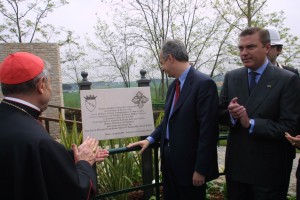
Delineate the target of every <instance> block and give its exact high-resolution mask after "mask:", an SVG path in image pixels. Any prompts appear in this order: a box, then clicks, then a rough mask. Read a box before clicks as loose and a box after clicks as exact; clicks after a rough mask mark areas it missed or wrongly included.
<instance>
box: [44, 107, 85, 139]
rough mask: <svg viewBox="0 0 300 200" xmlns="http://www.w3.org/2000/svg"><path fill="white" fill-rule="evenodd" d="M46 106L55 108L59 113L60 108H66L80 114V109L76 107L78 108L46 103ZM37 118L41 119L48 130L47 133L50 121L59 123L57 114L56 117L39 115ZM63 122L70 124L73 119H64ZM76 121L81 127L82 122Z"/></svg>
mask: <svg viewBox="0 0 300 200" xmlns="http://www.w3.org/2000/svg"><path fill="white" fill-rule="evenodd" d="M48 107H50V108H57V109H58V112H59V113H62V110H65V111H66V110H72V111H75V112H78V114H79V115H81V109H78V108H70V107H63V106H55V105H48ZM39 119H40V120H41V121H44V122H45V128H46V130H47V131H48V133H49V134H50V122H57V123H59V120H60V119H59V116H57V118H54V117H45V116H40V117H39ZM64 122H65V123H66V124H67V125H72V124H73V123H74V120H71V119H64ZM76 123H77V124H78V125H79V126H80V127H82V122H81V121H76Z"/></svg>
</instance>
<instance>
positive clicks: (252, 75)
mask: <svg viewBox="0 0 300 200" xmlns="http://www.w3.org/2000/svg"><path fill="white" fill-rule="evenodd" d="M257 74H258V73H257V72H253V71H252V72H250V83H249V94H251V92H252V91H253V90H254V88H255V86H256V81H255V79H256V75H257Z"/></svg>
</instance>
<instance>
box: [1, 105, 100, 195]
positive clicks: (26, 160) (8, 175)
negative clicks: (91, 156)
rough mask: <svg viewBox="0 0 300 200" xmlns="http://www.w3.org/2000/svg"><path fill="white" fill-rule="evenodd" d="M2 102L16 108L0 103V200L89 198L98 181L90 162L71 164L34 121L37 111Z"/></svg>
mask: <svg viewBox="0 0 300 200" xmlns="http://www.w3.org/2000/svg"><path fill="white" fill-rule="evenodd" d="M4 101H5V102H8V104H13V105H16V106H17V107H18V108H16V107H14V106H12V105H8V104H7V103H3V102H2V103H1V104H0V199H3V200H8V199H9V200H11V199H13V200H17V199H18V200H22V199H24V200H25V199H26V200H48V199H49V200H50V199H51V200H79V199H80V200H81V199H82V200H87V199H89V198H91V196H93V195H94V194H95V191H96V185H97V184H96V173H95V171H94V170H93V168H92V167H91V166H90V164H89V163H88V162H86V161H79V162H77V163H76V164H75V163H74V159H73V155H72V153H71V152H70V151H67V150H66V149H65V147H64V146H63V145H61V144H59V143H58V142H56V141H55V140H53V138H51V137H50V136H49V135H48V133H47V132H46V130H45V129H44V127H43V126H42V125H41V124H40V123H39V122H38V121H37V120H36V119H37V118H38V116H39V114H40V113H39V112H38V111H36V110H35V109H33V108H31V107H28V106H25V105H23V104H19V103H17V102H12V101H8V100H6V99H5V100H4ZM19 108H21V109H23V110H21V109H19ZM25 111H26V112H27V113H26V112H25Z"/></svg>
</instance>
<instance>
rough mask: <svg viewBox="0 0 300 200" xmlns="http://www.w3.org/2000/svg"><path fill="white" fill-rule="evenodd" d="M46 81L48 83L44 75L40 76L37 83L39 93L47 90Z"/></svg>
mask: <svg viewBox="0 0 300 200" xmlns="http://www.w3.org/2000/svg"><path fill="white" fill-rule="evenodd" d="M46 83H47V80H46V78H45V77H44V76H43V77H42V78H40V79H39V80H38V82H37V84H36V89H37V91H38V93H39V94H43V93H44V90H45V87H46Z"/></svg>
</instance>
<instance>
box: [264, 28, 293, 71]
mask: <svg viewBox="0 0 300 200" xmlns="http://www.w3.org/2000/svg"><path fill="white" fill-rule="evenodd" d="M265 29H266V30H268V32H269V34H270V42H271V48H270V51H269V52H268V59H269V60H270V62H271V63H272V64H273V65H275V66H277V67H280V68H283V69H286V70H289V71H291V72H293V73H295V74H297V75H298V76H299V72H298V70H297V69H295V68H293V67H289V66H283V65H281V64H280V63H278V62H277V57H278V56H279V55H280V54H281V52H282V47H283V42H282V40H281V38H280V35H279V32H278V30H277V29H276V28H273V27H267V28H265Z"/></svg>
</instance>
